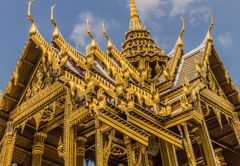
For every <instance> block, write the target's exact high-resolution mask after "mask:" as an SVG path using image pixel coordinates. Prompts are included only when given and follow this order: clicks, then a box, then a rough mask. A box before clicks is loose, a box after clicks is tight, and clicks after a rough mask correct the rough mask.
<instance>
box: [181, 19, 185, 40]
mask: <svg viewBox="0 0 240 166" xmlns="http://www.w3.org/2000/svg"><path fill="white" fill-rule="evenodd" d="M180 18H181V21H182V30H181V33H180V37H183V35H184V33H185V23H184V18H183V17H182V16H181V17H180Z"/></svg>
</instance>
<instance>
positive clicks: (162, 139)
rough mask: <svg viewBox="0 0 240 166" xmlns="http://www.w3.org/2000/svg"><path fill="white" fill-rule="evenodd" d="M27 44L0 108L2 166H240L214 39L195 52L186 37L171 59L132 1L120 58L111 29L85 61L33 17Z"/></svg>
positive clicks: (233, 95) (234, 102)
mask: <svg viewBox="0 0 240 166" xmlns="http://www.w3.org/2000/svg"><path fill="white" fill-rule="evenodd" d="M28 19H29V21H30V22H31V28H30V31H29V38H28V40H27V42H26V44H25V46H24V49H23V51H22V54H21V56H20V58H19V60H18V62H17V65H16V68H15V70H14V71H13V74H12V76H11V78H10V80H9V82H8V85H7V87H6V89H5V91H4V94H3V95H2V96H1V100H0V140H1V141H0V152H1V153H0V165H1V166H10V165H15V166H16V165H18V166H29V165H33V166H41V165H42V166H61V165H66V166H82V165H83V163H84V160H85V161H87V162H88V161H94V163H95V165H96V166H106V165H110V166H124V165H125V166H127V165H129V166H160V165H163V166H177V165H182V166H187V165H190V166H196V165H202V166H220V165H221V166H225V165H229V166H237V165H240V159H239V158H240V146H239V145H240V121H239V113H238V112H239V110H240V96H239V94H238V91H237V90H236V87H235V86H234V84H233V82H232V80H231V78H230V76H229V73H228V72H227V70H226V68H225V66H224V64H223V62H222V61H221V59H220V56H219V54H218V52H217V50H216V49H215V47H214V42H213V38H212V36H211V30H212V28H213V25H214V22H213V19H212V18H211V24H210V27H209V29H208V31H207V34H206V37H205V39H204V41H203V42H202V43H201V44H200V45H199V46H198V47H197V48H195V49H193V50H192V51H190V52H187V53H186V52H185V51H184V42H183V40H182V36H183V34H184V31H185V27H184V20H183V18H182V30H181V31H180V34H179V36H178V38H177V41H176V45H175V46H174V47H173V49H172V51H171V52H170V53H169V54H166V53H165V51H163V50H162V49H161V48H160V47H159V46H158V45H157V44H156V42H155V41H154V40H153V39H152V38H151V34H150V32H149V31H148V30H147V29H146V28H145V27H144V26H143V24H142V22H141V19H140V17H139V14H138V11H137V8H136V5H135V2H134V0H130V25H129V30H128V32H127V33H126V36H125V41H124V43H123V45H122V48H121V50H118V49H117V48H116V47H115V46H114V44H113V43H112V41H111V39H110V37H109V36H108V34H107V32H106V31H105V28H104V27H103V34H104V36H105V37H106V39H107V41H108V50H107V51H103V50H102V49H101V48H100V47H99V46H98V44H97V42H96V41H95V39H94V36H93V35H92V33H91V30H90V27H89V25H88V21H87V30H88V31H87V33H88V35H89V37H90V39H91V42H90V43H89V45H88V46H87V47H86V54H82V53H80V52H79V51H78V50H76V49H75V48H73V47H72V46H71V45H69V44H68V42H67V41H66V40H65V39H64V38H63V36H62V35H61V32H60V30H59V28H58V26H57V24H56V22H55V19H54V6H53V7H52V11H51V23H52V24H53V27H54V32H53V36H52V37H53V38H52V41H51V42H50V43H49V42H48V41H46V40H45V39H44V37H43V36H42V35H41V33H40V32H39V31H38V28H37V26H36V24H35V22H34V19H33V18H32V16H31V2H30V3H29V8H28Z"/></svg>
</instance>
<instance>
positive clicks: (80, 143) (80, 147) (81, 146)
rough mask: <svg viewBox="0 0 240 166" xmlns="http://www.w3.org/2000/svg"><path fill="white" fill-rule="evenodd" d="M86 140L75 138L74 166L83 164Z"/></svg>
mask: <svg viewBox="0 0 240 166" xmlns="http://www.w3.org/2000/svg"><path fill="white" fill-rule="evenodd" d="M86 142H87V139H86V138H85V137H77V138H76V143H77V159H76V162H77V163H76V166H83V163H84V156H85V151H86V149H85V143H86Z"/></svg>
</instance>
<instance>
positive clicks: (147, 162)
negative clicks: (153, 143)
mask: <svg viewBox="0 0 240 166" xmlns="http://www.w3.org/2000/svg"><path fill="white" fill-rule="evenodd" d="M142 153H143V156H144V165H145V166H151V164H150V160H149V158H148V151H147V147H146V146H144V145H142Z"/></svg>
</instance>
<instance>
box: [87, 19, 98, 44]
mask: <svg viewBox="0 0 240 166" xmlns="http://www.w3.org/2000/svg"><path fill="white" fill-rule="evenodd" d="M86 28H87V34H88V36H89V37H90V38H91V47H92V48H95V47H96V46H97V44H96V42H95V40H94V37H93V35H92V32H91V30H90V26H89V18H88V19H87V20H86Z"/></svg>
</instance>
